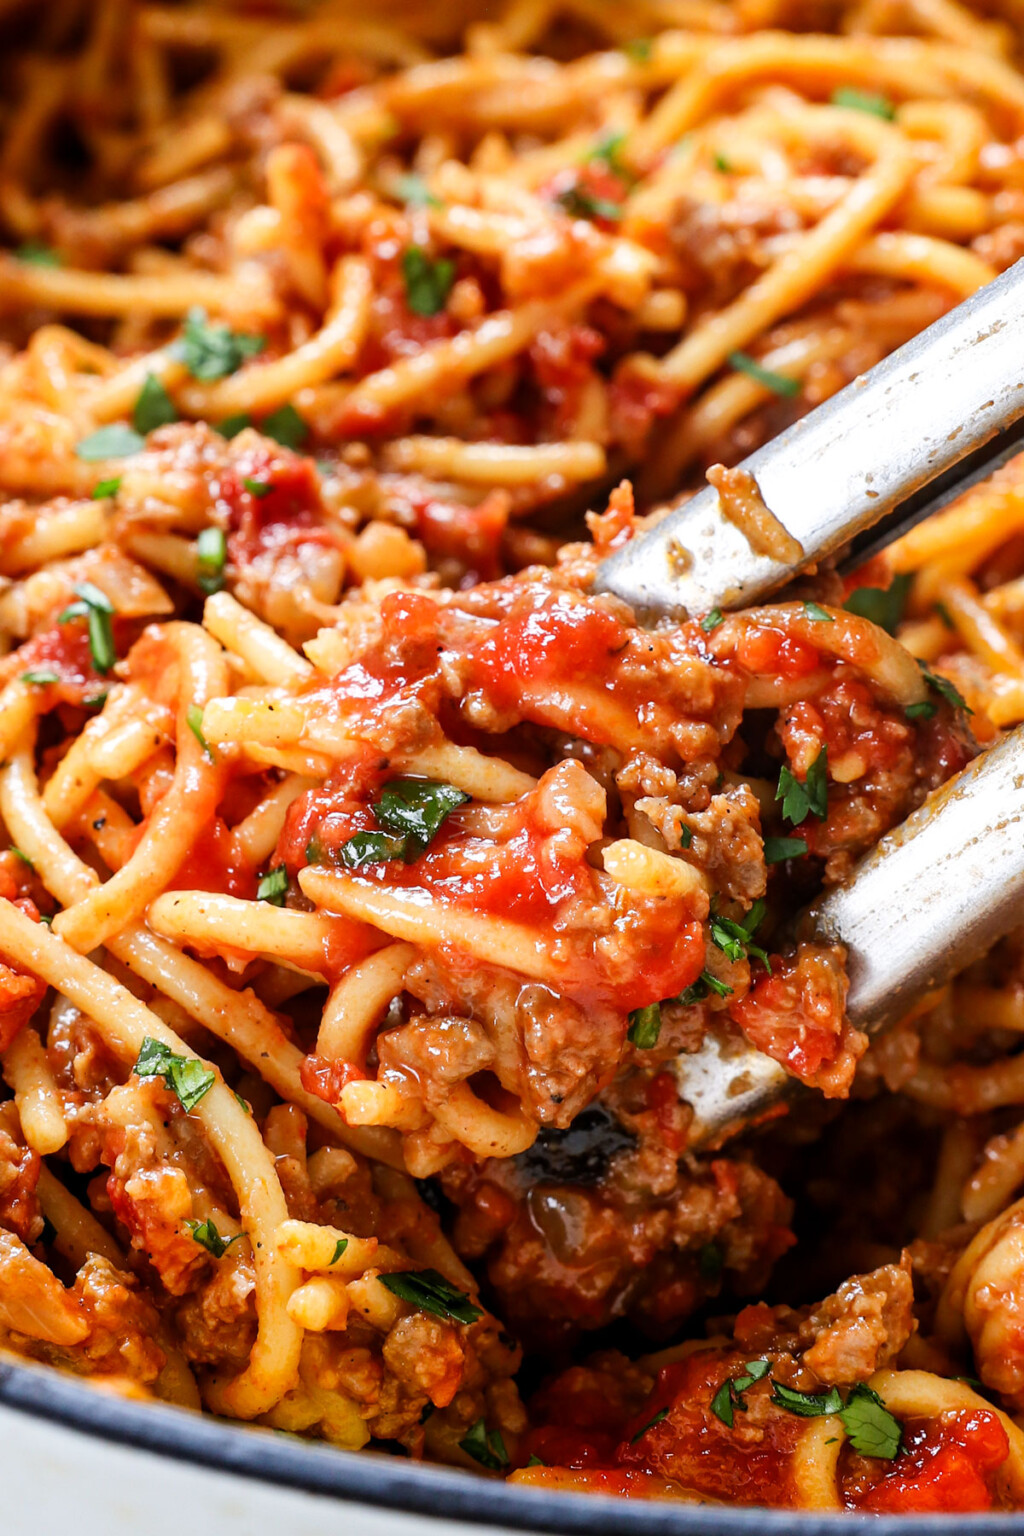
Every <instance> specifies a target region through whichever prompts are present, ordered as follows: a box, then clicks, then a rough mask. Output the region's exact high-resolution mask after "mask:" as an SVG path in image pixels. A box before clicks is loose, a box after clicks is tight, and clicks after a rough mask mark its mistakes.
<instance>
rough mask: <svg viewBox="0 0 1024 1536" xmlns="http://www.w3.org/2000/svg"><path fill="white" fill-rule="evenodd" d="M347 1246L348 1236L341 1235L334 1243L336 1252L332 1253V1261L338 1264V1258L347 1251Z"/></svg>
mask: <svg viewBox="0 0 1024 1536" xmlns="http://www.w3.org/2000/svg"><path fill="white" fill-rule="evenodd" d="M347 1247H348V1238H347V1237H339V1238H338V1241H337V1242H336V1243H335V1245H334V1252H333V1253H332V1254H331V1263H332V1264H337V1262H338V1260H339V1259H340V1258H341V1256H342V1254H343V1253H344V1252H345V1249H346V1248H347Z"/></svg>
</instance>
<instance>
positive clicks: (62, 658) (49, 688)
mask: <svg viewBox="0 0 1024 1536" xmlns="http://www.w3.org/2000/svg"><path fill="white" fill-rule="evenodd" d="M115 638H116V634H115ZM10 660H11V661H12V662H14V663H15V664H16V668H17V670H16V671H14V672H13V676H15V677H20V676H21V674H22V673H23V672H54V673H56V675H57V677H58V679H59V681H58V682H56V683H47V684H45V685H44V684H37V685H35V686H36V687H37V689H38V693H39V695H40V696H41V698H42V701H43V703H44V707H45V708H46V709H52V708H54V707H55V706H56V705H58V704H82V703H84V702H85V700H86V699H92V698H95V697H97V696H98V695H99V694H102V693H103V691H104V689H105V688H106V687H107V686H108V684H107V680H106V678H105V677H104V675H103V674H102V673H100V672H97V671H96V668H95V667H94V666H93V662H92V651H91V650H90V648H89V632H88V628H87V626H86V625H85V624H84V623H82V622H77V621H76V622H72V623H68V624H58V625H57V626H56V627H55V628H53V629H47V630H44V631H43V632H42V634H38V635H35V636H33V638H32V639H31V640H27V641H26V642H25V644H24V645H22V646H20V647H19V648H18V650H17V651H16V652H15V654H14V657H12V658H10Z"/></svg>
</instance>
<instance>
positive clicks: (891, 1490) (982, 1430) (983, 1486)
mask: <svg viewBox="0 0 1024 1536" xmlns="http://www.w3.org/2000/svg"><path fill="white" fill-rule="evenodd" d="M1009 1454H1010V1442H1009V1439H1008V1438H1007V1434H1006V1431H1005V1429H1004V1428H1003V1426H1002V1424H1001V1423H1000V1422H999V1420H998V1418H997V1417H996V1415H995V1414H994V1413H987V1412H985V1410H984V1409H967V1410H965V1411H963V1412H961V1413H953V1414H946V1415H943V1416H942V1417H941V1418H939V1419H927V1420H925V1419H917V1420H914V1419H911V1420H908V1421H907V1423H906V1425H905V1426H904V1432H903V1448H902V1450H901V1452H900V1454H899V1455H898V1456H897V1458H896V1459H895V1461H891V1462H885V1461H879V1460H877V1459H876V1458H869V1457H862V1456H858V1457H856V1458H854V1466H855V1470H854V1471H853V1472H852V1473H848V1474H847V1475H846V1477H845V1479H844V1488H843V1502H844V1503H845V1505H846V1507H847V1508H848V1509H858V1510H864V1511H866V1512H867V1513H870V1514H873V1515H887V1514H894V1515H898V1514H911V1513H913V1514H957V1513H961V1512H962V1513H965V1514H966V1513H974V1512H977V1511H979V1510H986V1509H992V1508H993V1504H994V1493H993V1485H992V1479H993V1474H994V1473H995V1472H996V1471H998V1469H999V1468H1000V1467H1001V1466H1002V1465H1003V1463H1004V1461H1005V1460H1006V1458H1007V1456H1008V1455H1009Z"/></svg>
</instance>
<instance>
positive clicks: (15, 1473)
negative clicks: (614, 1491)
mask: <svg viewBox="0 0 1024 1536" xmlns="http://www.w3.org/2000/svg"><path fill="white" fill-rule="evenodd" d="M72 1522H73V1523H72ZM794 1523H797V1524H798V1525H799V1531H800V1536H843V1533H844V1532H845V1533H846V1536H849V1533H850V1532H851V1531H853V1530H854V1529H856V1530H859V1531H861V1532H864V1533H865V1536H866V1532H867V1530H870V1531H871V1532H872V1533H875V1536H924V1533H929V1536H952V1533H953V1532H954V1531H955V1532H957V1533H959V1536H963V1533H964V1527H965V1524H966V1525H968V1526H969V1528H970V1532H971V1533H973V1532H975V1531H977V1532H978V1536H1020V1533H1021V1531H1022V1529H1024V1517H1022V1516H1021V1515H1019V1514H1012V1513H1005V1514H993V1515H970V1516H967V1517H964V1516H963V1515H927V1516H922V1515H911V1516H881V1517H879V1516H872V1515H853V1514H824V1515H823V1514H815V1513H807V1512H803V1511H793V1510H782V1509H735V1508H725V1507H723V1506H717V1505H701V1506H695V1505H686V1504H673V1503H661V1502H657V1503H655V1502H650V1503H647V1502H640V1501H635V1502H633V1501H627V1500H624V1499H610V1498H608V1499H606V1498H600V1497H596V1496H593V1495H589V1494H587V1495H576V1494H564V1493H544V1492H540V1491H538V1490H533V1489H527V1488H514V1487H510V1486H508V1485H507V1484H505V1483H501V1482H490V1481H486V1480H484V1479H482V1478H477V1477H474V1476H472V1475H471V1474H467V1473H462V1472H455V1471H450V1470H448V1469H447V1468H443V1467H437V1466H428V1465H426V1464H423V1463H417V1462H411V1461H407V1460H404V1459H400V1458H398V1457H392V1456H385V1455H381V1454H377V1453H373V1452H370V1453H368V1452H366V1451H361V1452H359V1453H358V1454H354V1453H352V1452H349V1451H339V1450H333V1449H331V1448H330V1447H327V1446H322V1445H316V1444H312V1443H309V1444H307V1443H305V1442H303V1441H300V1440H297V1439H295V1438H293V1437H292V1436H290V1435H282V1434H278V1433H276V1432H275V1431H273V1430H260V1429H249V1428H245V1427H239V1426H236V1425H234V1424H227V1423H221V1422H219V1421H218V1420H215V1419H209V1418H200V1417H199V1416H198V1415H194V1414H191V1413H187V1412H184V1411H183V1410H181V1409H178V1408H169V1407H164V1406H162V1405H156V1404H150V1403H140V1402H133V1401H130V1400H128V1399H125V1398H122V1397H119V1396H114V1395H112V1394H111V1393H108V1392H106V1391H103V1390H101V1389H97V1388H96V1387H92V1386H87V1385H85V1384H83V1383H81V1382H78V1381H75V1380H74V1379H73V1378H70V1377H68V1376H66V1375H64V1374H63V1373H60V1372H57V1371H53V1370H50V1369H48V1368H47V1367H45V1366H41V1367H36V1366H22V1365H14V1364H10V1363H7V1362H3V1363H0V1532H2V1533H3V1536H51V1533H52V1536H56V1533H57V1532H63V1531H66V1530H68V1529H73V1530H74V1532H75V1536H181V1533H182V1531H183V1530H184V1531H187V1532H188V1536H256V1533H258V1532H263V1531H266V1532H272V1533H273V1536H328V1533H330V1536H510V1533H512V1532H519V1531H526V1532H535V1533H540V1536H577V1533H579V1536H582V1533H584V1532H585V1533H587V1536H755V1533H756V1536H792V1532H793V1526H794Z"/></svg>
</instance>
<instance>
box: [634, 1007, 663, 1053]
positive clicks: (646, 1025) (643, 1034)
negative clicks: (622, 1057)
mask: <svg viewBox="0 0 1024 1536" xmlns="http://www.w3.org/2000/svg"><path fill="white" fill-rule="evenodd" d="M660 1034H661V1004H660V1003H648V1005H647V1007H646V1008H634V1009H633V1012H632V1013H631V1014H630V1016H629V1030H628V1032H627V1035H626V1039H627V1040H631V1041H632V1043H633V1044H634V1045H635V1046H636V1048H637V1050H639V1051H649V1050H650V1049H651V1048H652V1046H655V1045H657V1043H658V1036H659V1035H660Z"/></svg>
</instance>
